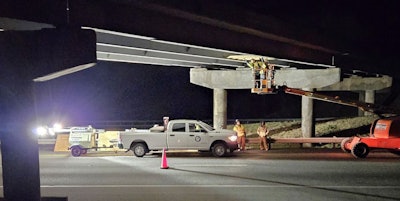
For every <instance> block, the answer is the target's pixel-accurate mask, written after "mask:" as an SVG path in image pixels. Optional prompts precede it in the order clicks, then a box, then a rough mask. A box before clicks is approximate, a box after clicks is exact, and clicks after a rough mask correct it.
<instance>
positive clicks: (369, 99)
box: [364, 90, 375, 116]
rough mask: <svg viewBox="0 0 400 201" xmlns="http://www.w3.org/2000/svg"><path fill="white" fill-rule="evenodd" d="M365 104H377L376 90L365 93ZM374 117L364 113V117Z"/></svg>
mask: <svg viewBox="0 0 400 201" xmlns="http://www.w3.org/2000/svg"><path fill="white" fill-rule="evenodd" d="M365 102H366V103H375V91H374V90H366V91H365ZM368 115H372V113H370V112H364V116H368Z"/></svg>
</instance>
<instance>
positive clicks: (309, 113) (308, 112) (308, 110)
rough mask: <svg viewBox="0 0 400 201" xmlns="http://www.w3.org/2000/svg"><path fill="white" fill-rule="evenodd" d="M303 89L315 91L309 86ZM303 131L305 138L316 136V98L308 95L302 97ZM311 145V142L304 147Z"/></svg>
mask: <svg viewBox="0 0 400 201" xmlns="http://www.w3.org/2000/svg"><path fill="white" fill-rule="evenodd" d="M303 90H306V91H313V90H312V89H309V88H306V89H303ZM301 133H302V136H303V138H311V137H315V121H314V100H313V99H312V98H309V97H306V96H302V97H301ZM311 146H312V145H311V143H304V144H303V147H311Z"/></svg>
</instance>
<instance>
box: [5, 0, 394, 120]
mask: <svg viewBox="0 0 400 201" xmlns="http://www.w3.org/2000/svg"><path fill="white" fill-rule="evenodd" d="M66 2H69V4H70V12H69V13H67V12H66ZM149 5H150V7H151V6H154V5H158V6H163V8H165V7H166V8H167V9H166V10H167V11H168V12H169V13H163V12H159V11H158V10H155V9H151V8H150V9H149ZM175 9H177V10H180V11H185V12H187V13H190V14H193V15H194V16H201V17H204V16H206V17H208V18H210V19H216V20H218V21H220V22H226V23H228V24H230V25H234V26H241V27H246V28H249V29H256V30H259V31H261V32H262V33H268V34H275V35H276V36H282V37H285V38H288V39H292V40H287V41H286V42H282V41H276V40H274V39H271V38H268V39H266V38H263V37H260V36H257V35H251V33H250V34H249V33H245V32H241V31H242V30H239V31H237V30H236V32H235V31H233V30H224V29H223V28H221V27H218V26H217V27H215V26H207V21H204V20H203V21H202V20H200V21H196V19H195V20H193V19H190V18H185V16H176V15H174V11H175ZM398 10H399V6H398V2H397V1H394V0H393V1H390V0H383V1H358V0H354V1H348V0H337V1H331V0H329V1H328V0H318V1H315V0H308V1H289V0H281V1H257V0H248V1H241V0H230V1H228V0H221V1H214V0H203V1H194V0H187V1H186V0H171V1H157V0H149V1H140V0H138V1H130V0H79V1H78V0H69V1H54V0H41V1H22V0H16V1H11V0H4V1H2V2H0V16H5V17H10V18H16V19H24V20H30V21H35V22H42V23H49V24H53V25H55V26H64V25H65V24H66V23H69V24H70V25H76V26H91V27H97V28H103V29H107V30H114V31H119V32H125V33H133V34H138V35H146V36H151V37H155V38H158V39H164V40H171V41H175V42H182V43H187V44H194V45H204V46H208V47H216V48H221V49H230V50H235V51H243V52H249V53H254V54H261V55H268V56H273V57H278V58H287V59H294V60H299V61H310V62H315V63H319V62H321V63H325V64H330V62H331V57H332V56H335V64H336V65H337V66H338V67H340V68H342V69H343V70H348V71H351V70H353V69H358V70H363V71H367V72H370V73H379V74H386V75H389V76H392V77H393V78H394V86H393V89H392V90H391V92H392V93H385V94H377V95H376V103H378V104H385V105H390V106H398V104H397V102H398V94H399V91H400V90H399V89H400V87H399V82H398V79H399V75H400V71H399V68H398V66H399V65H400V62H399V59H398V47H399V45H400V39H399V37H398V36H399V35H400V31H399V30H398V27H399V25H400V15H399V12H398ZM192 17H193V16H192ZM201 19H202V18H201ZM246 34H247V35H246ZM237 39H243V40H237ZM303 43H305V44H312V45H314V46H315V47H317V49H318V48H321V49H322V50H316V49H310V48H307V47H305V46H304V44H303ZM324 49H328V50H334V51H333V52H334V53H332V52H329V51H328V52H327V51H325V50H324ZM1 68H3V69H4V67H3V66H1ZM1 87H2V92H1V93H2V97H7V98H2V100H1V101H2V102H3V103H2V104H1V109H2V110H7V108H8V107H7V104H5V103H9V102H18V101H20V100H18V98H15V99H13V97H18V96H17V95H16V94H18V93H20V92H18V91H14V90H12V89H10V88H9V86H1ZM212 93H213V92H212V90H211V89H207V88H202V87H199V86H196V85H193V84H190V83H189V68H181V67H164V66H150V65H140V64H127V63H111V62H103V61H99V62H98V63H97V65H96V66H95V67H94V68H90V69H87V70H84V71H81V72H78V73H76V74H72V75H67V76H65V77H61V78H58V79H56V80H51V81H48V82H45V83H34V88H33V91H32V94H33V95H34V98H33V100H34V105H35V111H36V112H35V113H36V114H35V115H36V117H37V119H39V120H41V119H45V120H43V121H55V120H54V119H61V120H63V121H64V122H70V123H71V124H73V123H75V122H80V121H104V120H154V119H156V120H157V119H159V120H161V118H162V117H163V116H169V117H171V118H195V119H212V112H213V111H212V108H213V102H212V101H213V99H212ZM10 94H11V95H10ZM329 94H331V95H338V94H339V95H341V96H342V97H346V98H349V99H354V100H358V94H357V93H352V92H330V93H329ZM9 99H13V100H9ZM396 100H397V102H396ZM300 104H301V97H297V96H293V95H287V94H277V95H255V94H251V93H250V90H228V119H235V118H240V119H243V118H299V117H300V116H301V113H300V112H301V107H300ZM355 115H357V109H355V108H351V107H348V106H340V105H335V104H331V103H325V102H321V101H315V116H316V117H339V116H355ZM47 123H48V122H47Z"/></svg>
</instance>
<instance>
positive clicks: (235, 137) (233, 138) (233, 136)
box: [228, 135, 237, 142]
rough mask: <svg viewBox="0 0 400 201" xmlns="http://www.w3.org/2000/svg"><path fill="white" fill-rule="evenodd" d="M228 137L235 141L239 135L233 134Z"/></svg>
mask: <svg viewBox="0 0 400 201" xmlns="http://www.w3.org/2000/svg"><path fill="white" fill-rule="evenodd" d="M228 139H229V140H230V141H232V142H235V141H236V140H237V136H236V135H232V136H230V137H228Z"/></svg>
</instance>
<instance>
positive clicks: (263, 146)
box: [257, 121, 269, 151]
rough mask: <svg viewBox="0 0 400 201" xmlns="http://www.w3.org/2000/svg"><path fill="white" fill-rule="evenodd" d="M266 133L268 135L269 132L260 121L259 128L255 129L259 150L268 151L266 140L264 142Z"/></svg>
mask: <svg viewBox="0 0 400 201" xmlns="http://www.w3.org/2000/svg"><path fill="white" fill-rule="evenodd" d="M268 133H269V130H268V128H267V126H266V125H265V122H264V121H262V122H261V123H260V126H259V127H258V128H257V134H258V136H259V139H260V150H265V151H268V145H267V140H266V137H267V135H268Z"/></svg>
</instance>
